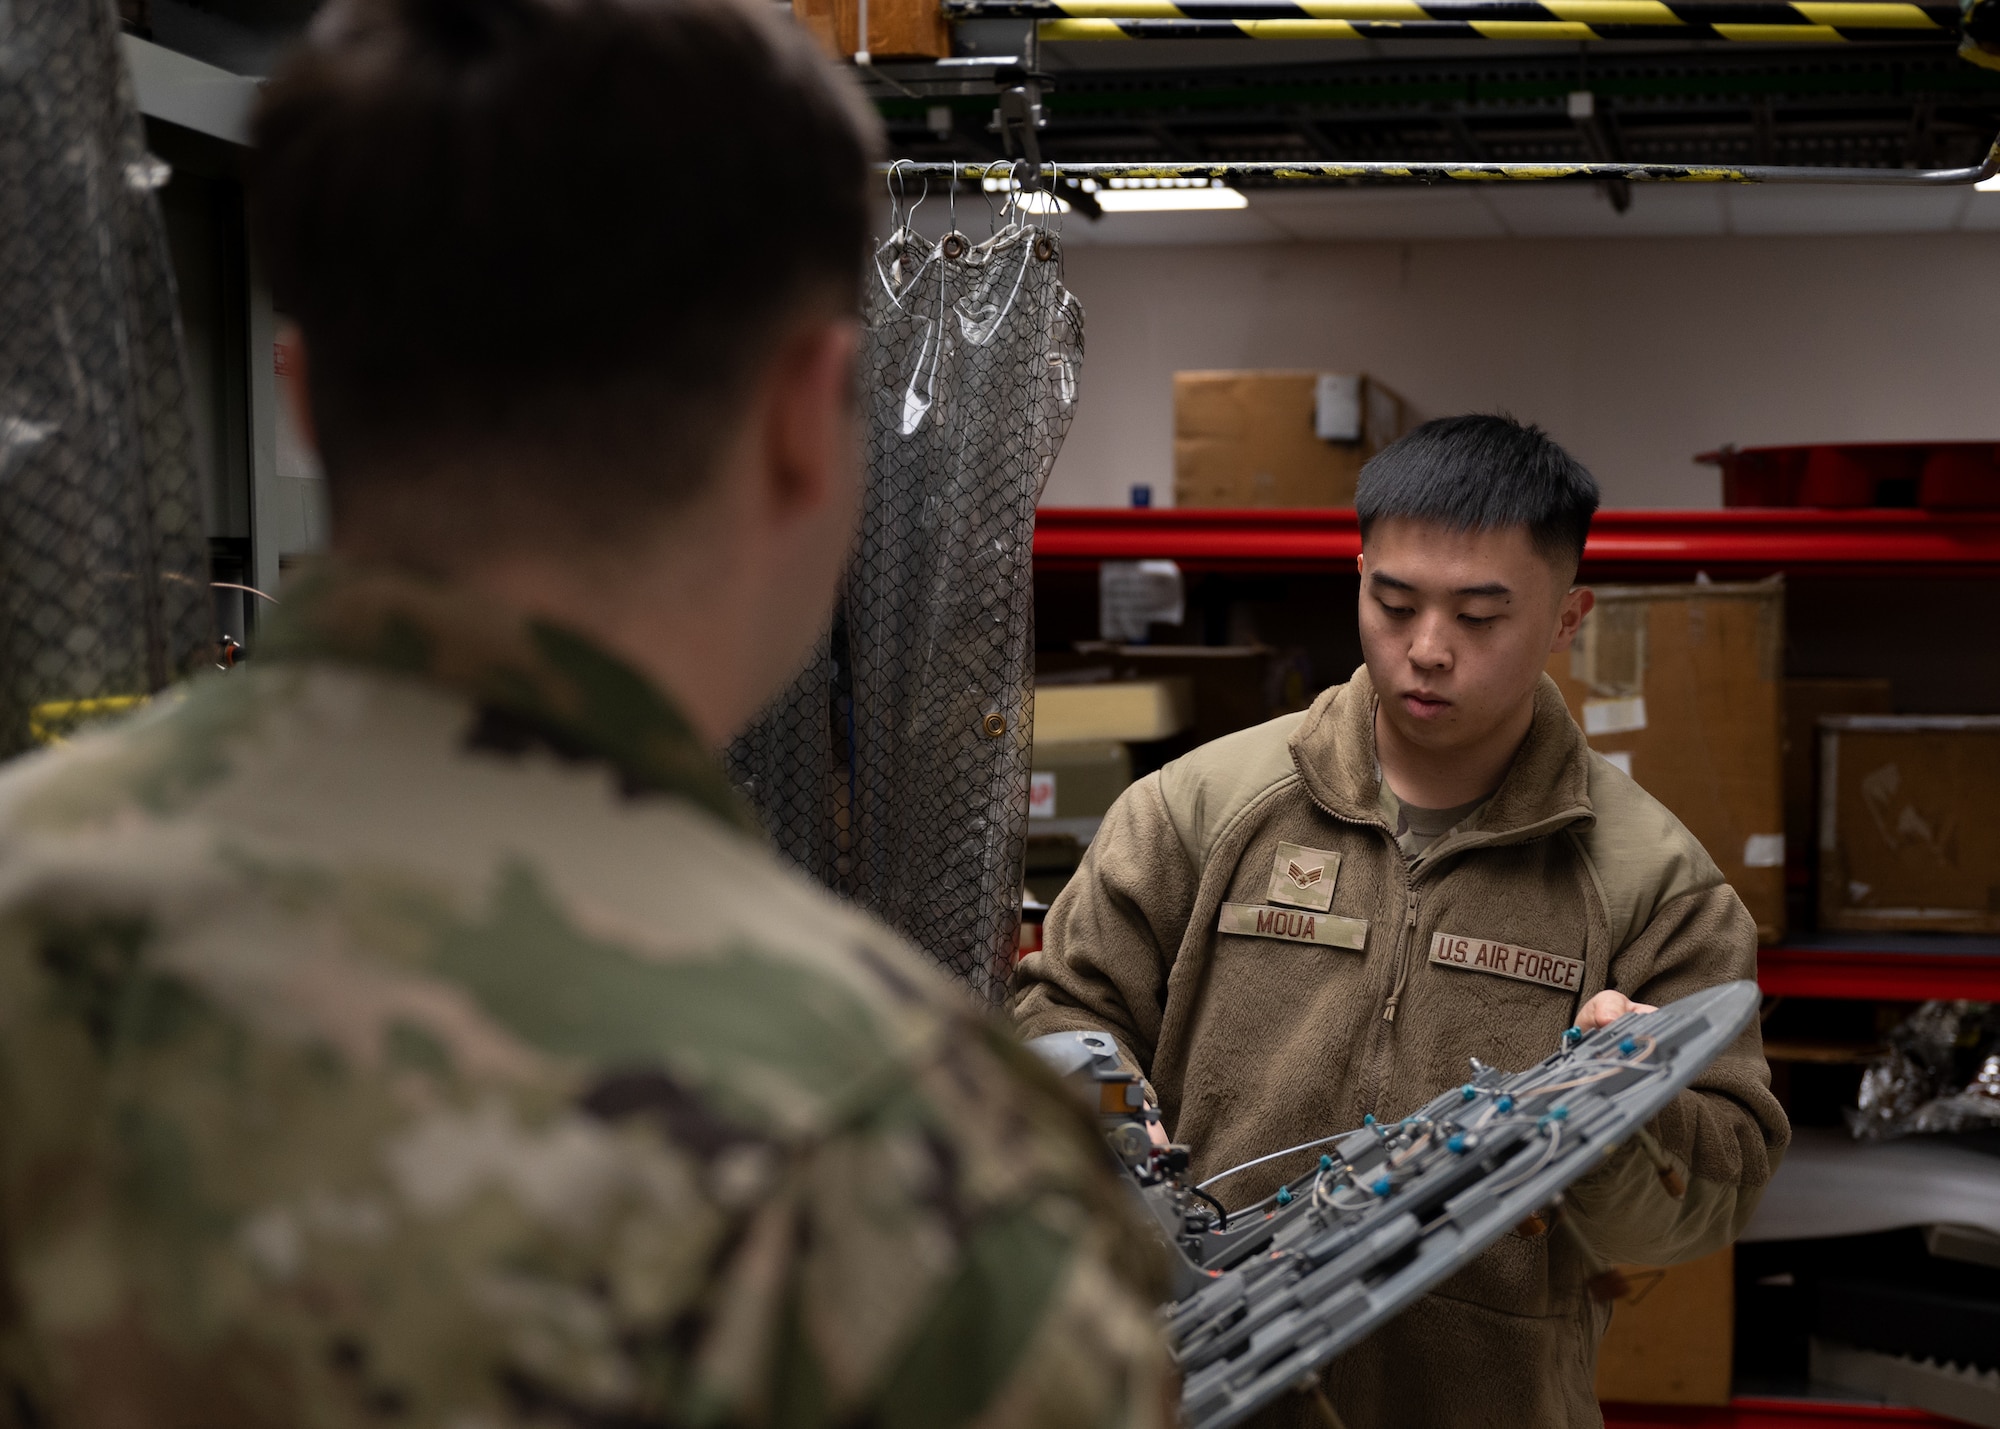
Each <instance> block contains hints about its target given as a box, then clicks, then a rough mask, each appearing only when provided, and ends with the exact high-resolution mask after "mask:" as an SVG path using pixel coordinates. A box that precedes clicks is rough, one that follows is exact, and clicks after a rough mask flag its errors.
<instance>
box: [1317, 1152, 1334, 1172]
mask: <svg viewBox="0 0 2000 1429" xmlns="http://www.w3.org/2000/svg"><path fill="white" fill-rule="evenodd" d="M1319 1169H1320V1170H1322V1171H1331V1170H1332V1169H1333V1158H1332V1157H1331V1156H1329V1155H1327V1154H1326V1153H1325V1152H1324V1151H1322V1152H1321V1153H1320V1157H1319Z"/></svg>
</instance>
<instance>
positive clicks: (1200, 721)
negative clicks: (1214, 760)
mask: <svg viewBox="0 0 2000 1429" xmlns="http://www.w3.org/2000/svg"><path fill="white" fill-rule="evenodd" d="M1035 667H1036V674H1037V678H1039V679H1054V680H1063V679H1076V678H1078V677H1079V676H1084V675H1089V674H1101V675H1102V676H1104V677H1106V678H1109V679H1113V680H1148V679H1160V678H1169V679H1171V678H1180V679H1185V680H1186V681H1187V682H1188V684H1189V686H1190V687H1191V688H1192V690H1193V694H1194V706H1193V711H1192V714H1193V721H1194V722H1193V725H1192V729H1191V733H1192V735H1193V737H1194V739H1195V741H1196V742H1197V743H1200V744H1206V743H1207V742H1208V741H1209V740H1211V739H1220V738H1221V737H1222V736H1223V735H1225V734H1234V733H1235V732H1236V731H1237V730H1239V729H1248V728H1249V727H1250V726H1251V725H1253V724H1262V723H1263V722H1264V721H1265V720H1267V719H1270V718H1272V717H1273V716H1276V715H1280V714H1285V713H1288V712H1290V711H1292V710H1302V709H1304V708H1305V707H1306V706H1307V705H1308V704H1310V703H1311V702H1312V695H1313V693H1314V692H1313V691H1312V690H1309V689H1307V688H1306V682H1305V679H1304V672H1303V671H1302V670H1301V669H1300V661H1299V658H1298V657H1296V656H1295V655H1290V654H1287V653H1286V652H1282V651H1278V650H1274V649H1272V648H1271V647H1269V646H1267V645H1114V644H1111V643H1110V642H1108V641H1099V640H1091V641H1084V642H1081V643H1079V644H1078V645H1077V647H1076V648H1075V649H1074V650H1065V651H1059V652H1058V651H1051V652H1047V653H1044V654H1040V655H1037V656H1036V657H1035Z"/></svg>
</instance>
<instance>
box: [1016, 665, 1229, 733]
mask: <svg viewBox="0 0 2000 1429" xmlns="http://www.w3.org/2000/svg"><path fill="white" fill-rule="evenodd" d="M1193 723H1194V691H1193V690H1192V688H1191V687H1190V686H1189V684H1188V682H1187V680H1186V679H1185V678H1181V677H1178V676H1176V677H1171V678H1168V679H1161V680H1102V681H1096V682H1093V683H1090V684H1076V685H1043V686H1040V687H1038V688H1037V689H1036V690H1035V742H1036V743H1037V744H1059V743H1064V742H1071V741H1077V740H1109V739H1115V740H1119V741H1122V742H1125V743H1134V744H1137V743H1145V742H1146V741H1148V740H1154V739H1166V738H1168V737H1169V736H1171V735H1176V734H1179V733H1180V732H1181V731H1182V730H1184V729H1186V728H1187V727H1188V726H1189V725H1191V724H1193Z"/></svg>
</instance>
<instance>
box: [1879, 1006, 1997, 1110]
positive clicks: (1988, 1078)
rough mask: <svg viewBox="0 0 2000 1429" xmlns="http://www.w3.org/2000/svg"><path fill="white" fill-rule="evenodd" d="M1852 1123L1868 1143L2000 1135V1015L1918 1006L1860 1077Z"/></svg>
mask: <svg viewBox="0 0 2000 1429" xmlns="http://www.w3.org/2000/svg"><path fill="white" fill-rule="evenodd" d="M1847 1123H1848V1126H1849V1128H1850V1129H1851V1130H1852V1131H1853V1132H1854V1135H1855V1136H1856V1137H1857V1138H1858V1139H1861V1140H1866V1141H1886V1140H1890V1139H1892V1138H1894V1137H1899V1136H1910V1135H1916V1134H1922V1133H1934V1132H1949V1131H1987V1130H1996V1129H2000V1010H1996V1009H1995V1008H1994V1006H1993V1005H1992V1004H1990V1003H1984V1002H1926V1003H1925V1004H1924V1005H1923V1006H1921V1007H1919V1008H1918V1009H1917V1010H1916V1011H1915V1012H1913V1013H1911V1014H1910V1016H1909V1017H1908V1018H1906V1019H1905V1020H1904V1022H1903V1023H1902V1025H1901V1026H1899V1027H1897V1028H1896V1029H1895V1030H1894V1031H1893V1032H1891V1033H1890V1034H1889V1050H1888V1052H1887V1053H1886V1054H1884V1055H1883V1056H1882V1057H1879V1058H1877V1059H1876V1060H1875V1061H1874V1062H1873V1063H1871V1064H1870V1065H1869V1067H1868V1068H1867V1069H1866V1070H1865V1071H1864V1072H1863V1073H1862V1074H1861V1091H1860V1094H1859V1096H1858V1097H1857V1098H1856V1105H1855V1106H1854V1107H1853V1108H1852V1109H1851V1110H1849V1112H1848V1113H1847Z"/></svg>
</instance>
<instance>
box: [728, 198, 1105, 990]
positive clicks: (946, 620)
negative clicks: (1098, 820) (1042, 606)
mask: <svg viewBox="0 0 2000 1429" xmlns="http://www.w3.org/2000/svg"><path fill="white" fill-rule="evenodd" d="M870 276H871V282H870V286H869V292H870V300H869V308H868V339H867V346H866V350H865V353H864V362H863V378H862V380H863V383H864V391H865V392H866V394H867V395H866V399H865V400H866V403H867V421H868V477H869V484H868V495H867V500H866V504H865V507H864V509H863V513H862V520H861V533H860V538H859V542H858V546H857V549H856V552H855V556H854V562H853V565H852V567H851V568H850V571H849V574H848V578H847V587H846V591H845V594H844V596H843V599H842V604H841V609H840V612H839V613H838V615H837V616H836V618H835V622H834V628H833V632H832V635H831V637H830V638H829V640H828V641H827V642H826V643H825V645H824V646H823V647H822V649H821V651H820V652H819V653H818V654H817V655H816V656H815V658H814V660H813V661H812V662H811V664H810V665H809V666H808V669H807V671H806V673H805V674H804V675H803V676H801V677H800V680H799V682H798V683H797V684H796V685H794V687H793V688H792V690H791V691H790V692H789V694H788V695H787V696H786V697H785V698H784V699H781V700H780V701H779V702H778V704H777V705H776V706H774V707H773V708H772V710H770V711H769V712H768V713H767V714H766V715H765V716H764V718H763V719H762V720H761V721H759V723H758V724H757V726H756V727H755V728H753V729H752V730H751V731H750V733H749V734H747V735H746V736H745V737H744V739H743V740H742V741H741V742H740V743H739V744H738V745H737V747H736V748H735V749H734V750H733V751H732V761H731V762H732V768H733V770H734V773H735V775H736V778H737V781H738V783H739V784H740V785H741V786H743V787H744V788H745V790H746V792H747V793H748V794H749V795H750V797H751V799H752V801H753V802H754V803H755V804H756V806H757V808H758V809H759V811H760V812H761V813H762V814H763V816H764V818H765V820H766V822H767V824H768V825H769V826H770V828H771V831H772V834H773V837H774V838H775V839H776V841H777V843H778V845H779V846H780V847H781V848H782V849H784V850H785V851H786V852H787V853H788V854H790V855H791V857H793V858H794V859H796V860H797V861H798V862H799V863H800V864H802V865H803V866H805V867H806V868H807V869H808V870H810V871H811V872H813V873H814V874H816V875H817V876H819V877H820V878H822V879H823V880H825V881H826V882H827V883H828V884H829V885H831V886H832V887H833V888H835V889H837V890H839V891H840V892H843V893H845V894H847V895H849V896H850V897H852V898H854V899H855V900H856V901H857V902H859V903H860V904H862V905H863V906H864V907H866V908H869V909H871V910H873V911H874V912H875V913H877V914H878V915H880V916H881V917H882V918H884V919H886V920H887V921H888V922H889V923H890V924H891V925H893V926H894V927H896V928H898V929H899V930H901V931H902V932H903V933H904V934H905V935H906V936H908V937H909V938H910V939H911V940H912V941H913V942H915V943H916V944H917V945H918V946H920V947H922V948H925V949H927V950H928V951H929V952H930V954H931V955H932V956H933V957H935V958H936V959H937V960H938V962H939V963H940V964H942V965H943V966H944V967H946V968H947V969H949V970H950V971H952V972H953V973H956V974H957V975H958V976H959V977H961V978H963V979H964V980H965V982H966V983H967V984H968V985H969V986H970V987H971V989H972V990H973V992H974V993H975V994H977V995H979V996H981V997H985V998H989V999H993V998H997V997H998V996H999V993H1000V990H1001V988H1002V987H1003V986H1004V983H1005V980H1006V976H1007V973H1008V970H1009V969H1010V968H1011V966H1012V963H1013V954H1014V948H1015V940H1016V932H1017V927H1018V922H1019V917H1020V897H1021V860H1022V852H1023V844H1024V842H1025V839H1026V834H1027V818H1028V773H1029V768H1028V764H1029V755H1030V738H1031V733H1032V731H1031V721H1032V716H1033V700H1034V644H1035V642H1034V588H1033V569H1032V546H1033V541H1034V530H1035V501H1036V499H1037V498H1038V497H1039V496H1040V495H1041V490H1042V486H1043V484H1044V483H1045V482H1046V481H1047V480H1048V475H1049V469H1050V467H1051V466H1053V465H1054V463H1055V458H1056V452H1057V449H1058V448H1059V447H1060V446H1061V445H1062V439H1063V435H1064V433H1065V432H1067V431H1068V429H1069V420H1070V416H1071V414H1072V413H1073V412H1074V410H1075V405H1076V392H1077V379H1078V376H1079V374H1080V371H1081V366H1082V359H1083V311H1082V309H1081V308H1080V307H1079V306H1078V304H1077V302H1076V300H1075V299H1074V298H1073V297H1072V296H1071V295H1070V294H1069V292H1068V291H1067V290H1066V289H1065V288H1064V287H1063V284H1062V264H1061V261H1060V250H1059V247H1058V244H1057V240H1056V238H1055V237H1054V235H1052V234H1050V233H1049V232H1047V231H1046V230H1043V229H1039V228H1033V227H1023V226H1019V225H1010V226H1009V227H1007V228H1005V229H1003V230H1002V231H1001V232H999V233H998V234H996V235H995V236H994V237H992V238H991V239H989V240H987V241H986V242H985V243H981V244H973V243H972V242H971V241H970V240H968V239H966V238H965V237H964V236H962V235H960V234H956V233H952V234H947V235H946V236H945V237H944V239H943V240H942V241H940V242H935V243H934V242H932V241H930V240H928V239H925V238H922V237H920V236H918V235H917V234H915V233H913V232H911V231H909V230H908V229H904V230H901V231H899V232H898V233H897V234H896V235H895V236H894V237H892V238H891V239H889V240H888V242H886V243H885V244H883V245H882V247H881V248H880V249H879V250H878V252H877V254H876V263H875V268H874V271H873V272H872V273H871V275H870Z"/></svg>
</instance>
